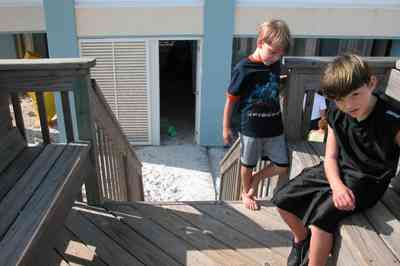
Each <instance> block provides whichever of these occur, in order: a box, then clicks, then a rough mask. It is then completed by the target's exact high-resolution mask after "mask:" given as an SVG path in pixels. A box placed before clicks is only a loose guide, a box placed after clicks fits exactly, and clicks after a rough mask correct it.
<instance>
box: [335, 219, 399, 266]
mask: <svg viewBox="0 0 400 266" xmlns="http://www.w3.org/2000/svg"><path fill="white" fill-rule="evenodd" d="M340 234H341V236H342V242H343V241H346V243H347V245H348V248H349V250H350V252H351V253H352V254H353V256H355V258H356V261H357V263H358V264H359V265H396V264H399V263H400V262H399V260H398V259H397V258H396V257H395V256H394V255H393V253H392V252H391V251H390V250H389V249H388V248H387V246H386V245H385V243H384V242H383V240H382V239H381V238H380V237H379V236H378V235H377V234H376V232H375V230H374V229H373V227H372V226H371V225H370V224H369V223H368V221H367V220H366V219H365V218H364V216H363V215H362V214H356V215H352V216H350V217H349V218H348V219H346V220H345V221H344V223H343V224H342V226H341V227H340ZM346 259H347V258H344V257H343V254H341V252H340V251H339V254H338V260H343V261H346Z"/></svg>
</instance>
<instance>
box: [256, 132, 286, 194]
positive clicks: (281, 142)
mask: <svg viewBox="0 0 400 266" xmlns="http://www.w3.org/2000/svg"><path fill="white" fill-rule="evenodd" d="M260 145H261V147H262V159H263V160H269V161H271V164H269V165H268V166H266V167H264V168H263V169H261V170H260V171H258V172H257V173H255V174H254V175H253V182H252V189H253V192H255V191H256V190H257V186H258V183H259V182H260V181H261V180H262V179H264V178H268V177H271V176H274V175H283V174H287V172H288V169H289V167H288V166H289V161H288V151H287V144H286V139H285V136H284V135H280V136H276V137H272V138H263V139H262V140H260Z"/></svg>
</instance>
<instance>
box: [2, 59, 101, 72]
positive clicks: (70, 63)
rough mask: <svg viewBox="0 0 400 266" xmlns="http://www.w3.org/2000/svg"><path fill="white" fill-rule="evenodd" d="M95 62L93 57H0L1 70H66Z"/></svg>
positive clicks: (88, 65)
mask: <svg viewBox="0 0 400 266" xmlns="http://www.w3.org/2000/svg"><path fill="white" fill-rule="evenodd" d="M95 64H96V60H95V59H94V58H85V57H82V58H57V59H55V58H51V59H2V60H0V70H1V71H11V70H18V71H21V70H47V69H50V70H61V71H64V70H68V69H72V70H75V69H81V68H86V69H88V68H90V67H93V66H94V65H95Z"/></svg>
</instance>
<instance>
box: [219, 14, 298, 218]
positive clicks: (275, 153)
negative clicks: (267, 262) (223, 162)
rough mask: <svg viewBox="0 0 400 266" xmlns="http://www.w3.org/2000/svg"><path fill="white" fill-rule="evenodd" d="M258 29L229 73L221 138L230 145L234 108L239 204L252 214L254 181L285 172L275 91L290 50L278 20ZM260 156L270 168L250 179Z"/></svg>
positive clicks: (255, 206)
mask: <svg viewBox="0 0 400 266" xmlns="http://www.w3.org/2000/svg"><path fill="white" fill-rule="evenodd" d="M257 31H258V37H257V47H256V50H255V51H254V52H253V53H252V54H251V55H249V56H248V57H247V58H244V59H242V60H241V61H240V62H239V63H238V64H237V65H236V66H235V68H234V70H233V72H232V77H231V82H230V84H229V87H228V91H227V98H226V103H225V108H224V117H223V140H224V143H225V144H229V143H231V142H232V135H233V134H232V129H231V116H232V109H233V106H234V105H235V104H238V107H239V108H238V110H239V113H240V128H239V132H240V144H241V147H240V154H241V155H240V161H241V167H240V174H241V178H242V183H243V193H242V200H243V203H244V205H245V206H246V207H247V208H249V209H251V210H256V209H258V204H257V202H256V200H255V195H254V194H255V188H256V186H257V184H258V182H259V181H260V180H261V179H262V178H265V177H270V176H273V175H276V174H282V173H286V172H287V169H288V156H287V145H286V141H285V138H284V135H283V125H282V117H281V109H280V104H279V91H278V88H279V78H280V59H281V57H282V55H283V54H284V53H286V52H288V50H289V48H290V43H291V37H290V31H289V28H288V26H287V25H286V23H285V22H284V21H282V20H271V21H269V22H265V23H263V24H261V25H259V27H258V28H257ZM260 158H261V159H263V160H270V161H271V164H270V165H268V166H267V167H266V168H264V169H262V170H261V171H259V172H258V173H256V174H254V175H253V173H252V172H253V168H254V167H255V166H256V164H257V161H258V160H259V159H260Z"/></svg>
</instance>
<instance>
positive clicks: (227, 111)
mask: <svg viewBox="0 0 400 266" xmlns="http://www.w3.org/2000/svg"><path fill="white" fill-rule="evenodd" d="M234 103H235V102H234V101H232V100H231V99H229V97H226V102H225V108H224V117H223V124H222V125H223V128H222V136H223V140H224V144H229V143H231V141H232V130H231V116H232V110H233V105H234Z"/></svg>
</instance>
